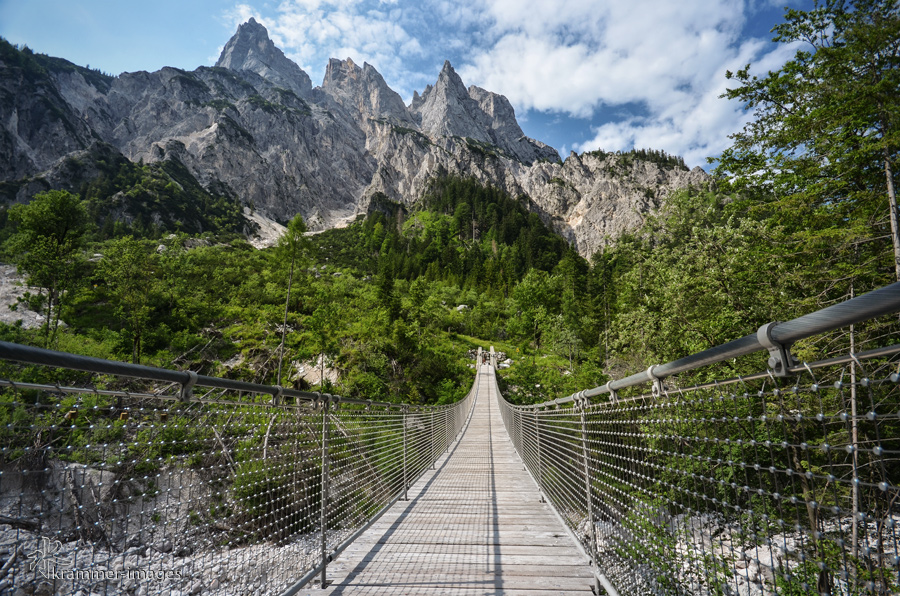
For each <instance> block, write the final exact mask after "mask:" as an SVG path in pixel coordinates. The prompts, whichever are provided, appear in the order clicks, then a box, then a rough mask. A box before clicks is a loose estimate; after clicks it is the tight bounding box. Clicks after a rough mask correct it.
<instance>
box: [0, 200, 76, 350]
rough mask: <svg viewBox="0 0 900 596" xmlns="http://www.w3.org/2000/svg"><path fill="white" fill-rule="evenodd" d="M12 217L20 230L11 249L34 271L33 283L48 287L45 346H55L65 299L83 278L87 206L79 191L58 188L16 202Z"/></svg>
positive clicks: (30, 274)
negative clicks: (81, 271) (83, 243)
mask: <svg viewBox="0 0 900 596" xmlns="http://www.w3.org/2000/svg"><path fill="white" fill-rule="evenodd" d="M9 220H10V222H12V224H13V225H14V226H15V230H16V231H15V233H14V234H13V235H12V236H11V237H10V238H9V240H8V242H7V252H8V253H9V254H11V255H12V256H13V258H15V259H16V261H17V263H18V265H19V270H20V271H23V272H25V273H26V274H27V275H28V282H29V283H30V284H31V285H34V286H37V287H39V288H40V289H41V291H42V292H46V305H47V311H46V318H45V322H44V345H49V344H50V341H51V339H52V338H53V337H54V336H55V334H56V329H57V326H58V324H59V314H60V310H61V309H62V307H63V305H64V303H65V299H66V298H67V297H68V294H69V292H70V291H71V290H72V289H73V288H74V287H75V285H76V284H77V282H78V280H79V278H80V275H79V274H80V270H81V265H82V260H83V259H82V258H81V256H82V255H81V254H80V252H79V250H80V248H81V245H82V240H83V238H84V233H85V230H86V227H87V211H86V209H85V206H84V204H83V203H82V201H81V200H79V198H78V197H77V196H75V195H73V194H71V193H68V192H65V191H60V190H53V191H48V192H45V193H38V194H37V195H35V197H34V199H33V200H32V201H31V202H30V203H28V204H24V205H14V206H13V207H11V208H10V210H9Z"/></svg>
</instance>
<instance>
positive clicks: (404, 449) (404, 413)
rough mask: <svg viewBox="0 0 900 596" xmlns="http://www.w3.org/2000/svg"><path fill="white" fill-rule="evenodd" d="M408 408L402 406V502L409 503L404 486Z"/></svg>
mask: <svg viewBox="0 0 900 596" xmlns="http://www.w3.org/2000/svg"><path fill="white" fill-rule="evenodd" d="M407 410H408V408H407V407H406V406H403V500H404V501H409V495H408V494H407V490H408V488H409V487H408V486H407V484H406V411H407Z"/></svg>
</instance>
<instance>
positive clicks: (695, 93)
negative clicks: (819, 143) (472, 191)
mask: <svg viewBox="0 0 900 596" xmlns="http://www.w3.org/2000/svg"><path fill="white" fill-rule="evenodd" d="M774 1H776V0H702V1H701V0H687V1H686V2H669V1H666V0H631V1H629V2H613V1H610V0H567V1H566V2H548V1H546V0H471V1H468V2H459V1H458V0H421V1H420V2H413V1H411V0H283V1H282V2H281V3H280V4H278V5H277V7H276V8H274V9H270V12H269V13H267V14H259V13H257V12H255V11H254V9H253V8H252V7H250V6H249V5H247V4H239V5H236V6H235V7H234V8H233V9H232V10H231V11H230V12H229V13H228V14H229V17H230V18H231V19H233V20H234V21H236V22H243V21H245V20H246V19H247V18H249V17H250V16H254V17H255V18H256V19H257V20H258V21H260V22H261V23H263V24H264V25H265V26H266V27H267V28H268V29H269V32H270V34H271V36H272V38H273V40H274V41H275V42H276V44H278V45H279V46H280V47H282V48H283V49H284V50H285V53H286V54H287V55H288V56H289V57H291V58H293V59H294V60H295V61H297V62H298V63H299V64H300V65H301V67H303V68H304V70H306V71H307V72H309V73H310V75H311V76H312V78H313V80H314V81H315V80H317V79H318V80H321V76H322V75H323V74H324V68H325V65H326V64H327V60H328V58H329V57H338V58H345V57H351V58H353V60H354V61H355V62H358V63H361V62H363V61H365V62H369V63H370V64H373V65H374V66H375V67H376V68H378V70H379V71H380V72H381V73H382V75H383V76H384V77H385V80H386V81H387V82H388V84H389V85H391V86H392V87H393V88H394V89H395V90H397V91H398V92H400V93H401V95H403V96H404V97H406V98H407V100H409V98H410V96H411V94H412V90H413V89H419V90H421V89H422V88H423V87H424V85H425V83H429V82H434V78H435V77H436V75H437V70H438V69H439V65H440V64H442V63H443V60H444V59H445V58H449V59H451V61H452V62H453V63H454V66H455V67H456V69H457V71H458V72H459V74H460V75H461V76H462V78H463V80H464V81H465V82H466V83H468V84H475V85H478V86H480V87H483V88H485V89H489V90H491V91H495V92H497V93H501V94H503V95H505V96H507V98H508V99H509V100H510V101H511V103H512V104H513V106H514V107H515V108H516V111H517V113H518V114H519V115H522V116H524V115H525V114H527V112H528V111H529V110H534V111H537V112H543V113H548V114H560V115H563V116H566V117H572V118H585V119H589V120H590V121H592V122H594V124H593V126H592V129H591V135H592V138H591V139H590V140H588V141H586V142H581V143H578V142H577V141H576V140H574V139H573V140H571V141H568V142H566V143H565V144H566V145H567V146H571V147H573V148H574V149H576V150H582V151H583V150H592V149H597V148H603V149H606V150H616V149H630V148H631V147H633V146H637V147H652V148H656V149H664V150H666V151H669V152H672V153H678V154H681V155H684V156H685V158H686V159H687V160H688V161H689V162H691V163H703V162H705V157H706V156H707V155H715V154H717V153H719V152H720V151H721V150H722V149H723V148H724V147H725V146H727V145H728V139H727V135H728V134H730V133H733V132H735V131H736V130H739V129H740V128H741V126H742V125H743V123H744V121H745V120H746V115H745V114H743V113H742V112H741V110H740V108H739V106H737V105H736V104H734V102H728V101H726V100H723V99H719V95H721V94H722V93H723V92H724V90H725V84H726V82H727V81H726V80H725V76H724V73H725V71H726V70H736V69H738V68H741V67H743V66H744V65H745V64H747V63H753V64H757V65H762V66H764V67H766V68H778V67H779V66H780V65H781V64H783V62H784V60H785V59H786V58H787V57H789V55H791V54H792V53H793V51H794V50H793V48H786V47H783V46H782V47H776V46H774V45H772V44H771V43H770V42H769V40H768V39H754V38H747V37H746V36H745V35H744V34H743V31H744V30H745V26H746V25H747V22H748V19H751V18H752V17H753V15H754V14H755V13H756V12H757V11H760V10H764V9H767V8H768V7H769V5H770V4H771V3H772V2H774ZM777 1H778V2H782V1H784V0H777ZM431 69H433V70H431ZM622 106H629V107H631V108H634V107H636V108H637V109H636V110H635V109H622ZM619 112H624V115H618V114H619Z"/></svg>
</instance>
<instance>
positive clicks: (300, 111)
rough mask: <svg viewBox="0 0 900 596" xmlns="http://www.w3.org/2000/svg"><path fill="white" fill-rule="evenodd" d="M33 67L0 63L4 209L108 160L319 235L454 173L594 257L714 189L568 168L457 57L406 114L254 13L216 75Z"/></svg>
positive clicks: (604, 159)
mask: <svg viewBox="0 0 900 596" xmlns="http://www.w3.org/2000/svg"><path fill="white" fill-rule="evenodd" d="M0 43H6V42H3V41H2V40H0ZM4 51H7V52H10V51H18V50H15V49H12V48H11V46H10V47H8V48H6V49H5V50H4ZM32 60H33V61H34V62H35V63H36V64H38V63H39V67H35V68H31V69H30V70H29V69H28V68H24V67H22V66H21V65H19V64H20V63H21V62H23V61H20V62H17V63H15V64H13V63H12V62H10V63H9V64H6V63H3V62H2V61H0V93H3V94H4V95H5V96H9V97H10V98H11V99H10V101H8V102H4V103H3V105H2V106H0V154H2V155H8V156H11V157H10V158H9V159H7V160H3V161H0V181H2V182H6V183H8V184H6V185H4V186H3V187H2V188H3V189H4V193H5V194H4V196H6V198H7V200H10V199H11V200H18V201H23V200H27V199H28V198H30V197H31V196H33V194H34V193H35V192H38V191H41V190H46V189H48V188H65V189H70V190H75V191H77V189H78V188H80V186H81V185H82V184H83V183H84V182H85V181H87V180H90V179H91V177H92V175H96V172H97V170H96V168H94V169H92V168H91V164H92V163H99V161H100V160H102V161H103V162H104V163H111V161H115V160H119V159H126V158H127V159H128V160H131V161H134V162H137V161H139V160H144V162H155V161H163V160H173V161H177V162H179V163H181V164H183V165H184V166H185V167H186V168H187V170H188V171H189V172H190V174H191V175H192V176H194V177H195V179H196V180H197V181H198V182H199V183H200V184H201V185H203V186H205V187H207V188H213V187H215V188H216V189H217V192H219V193H220V194H222V193H224V194H226V195H230V196H235V197H238V198H239V199H240V200H241V202H242V203H243V204H244V205H245V206H246V207H247V208H248V209H249V210H250V211H252V212H253V213H255V214H258V216H259V218H260V219H263V220H265V221H268V222H271V223H272V224H274V225H275V226H277V222H285V221H287V220H289V219H290V218H291V217H293V216H294V215H296V214H297V213H300V214H302V215H303V217H304V218H305V219H306V222H307V227H308V228H309V229H310V230H311V231H317V230H322V229H326V228H331V227H336V226H341V225H345V224H346V223H347V222H349V221H352V220H353V219H355V217H357V216H358V215H361V214H365V213H366V212H367V209H368V207H369V203H370V200H371V197H372V196H374V195H375V194H376V193H383V194H384V195H386V196H387V197H389V198H390V199H392V200H394V201H398V202H401V203H404V204H406V205H410V204H412V203H414V202H416V201H417V200H419V198H421V196H422V193H423V191H424V190H425V188H426V185H427V183H428V180H429V179H430V178H431V177H433V176H437V175H442V174H447V173H449V174H455V175H460V176H467V177H469V176H471V177H474V178H476V179H477V180H479V181H481V182H483V183H485V184H491V185H494V186H497V187H499V188H502V189H504V190H506V191H507V192H509V193H510V194H511V195H513V196H519V195H527V196H528V197H529V201H528V205H529V207H530V208H531V209H532V210H533V211H535V212H536V213H538V214H539V215H540V216H541V217H542V218H543V219H544V221H545V222H546V223H548V224H549V225H551V226H552V227H553V228H554V229H555V230H556V231H557V232H559V233H560V234H562V235H563V236H564V237H565V238H567V239H568V240H569V241H570V242H571V243H573V244H574V245H575V247H576V248H577V250H578V251H579V252H580V253H581V254H582V255H584V256H590V255H591V254H593V252H594V251H596V250H597V249H598V248H599V247H601V246H603V244H604V243H605V242H608V241H609V240H610V239H612V238H614V237H616V236H617V235H618V234H620V233H621V232H622V231H625V230H630V229H633V228H635V227H636V226H638V225H640V223H641V222H642V221H643V219H644V217H645V216H646V214H647V213H649V212H650V211H652V210H654V209H657V208H659V207H660V206H661V205H662V204H663V202H664V200H665V197H666V196H667V195H668V193H670V192H671V191H672V190H674V189H677V188H680V187H683V186H687V185H694V186H699V185H702V184H705V183H706V181H707V180H708V177H707V175H706V174H705V173H704V172H703V171H702V170H700V169H695V170H693V171H687V170H685V169H683V168H670V167H668V168H667V167H662V166H660V165H658V164H655V163H650V162H644V161H639V160H635V159H630V158H629V159H625V158H624V157H622V156H618V155H615V154H604V153H601V152H598V153H596V154H584V155H581V156H578V155H575V154H572V155H571V156H569V157H568V158H567V159H566V161H565V163H563V162H561V161H560V160H559V155H558V154H557V152H556V150H555V149H553V148H552V147H550V146H548V145H545V144H544V143H541V142H540V141H536V140H533V139H530V138H528V137H526V136H525V135H524V133H523V132H522V129H521V127H520V126H519V124H518V122H517V121H516V116H515V111H514V110H513V107H512V105H511V104H510V103H509V101H508V100H507V99H506V98H505V97H503V96H502V95H499V94H496V93H492V92H490V91H487V90H485V89H481V88H479V87H475V86H471V87H468V88H466V86H465V84H464V83H463V81H462V79H461V78H460V77H459V75H458V74H457V73H456V72H455V71H454V70H453V67H452V66H451V65H450V63H449V62H447V63H445V64H444V66H443V68H442V69H441V72H440V73H439V75H438V77H437V80H436V82H435V84H434V85H433V86H432V85H429V86H427V87H426V88H425V89H424V91H423V92H422V93H421V94H419V93H418V92H417V93H414V94H413V98H412V102H411V103H410V105H409V106H406V105H404V103H403V101H402V99H401V98H400V96H399V95H398V94H397V93H396V92H394V91H393V90H392V89H391V88H390V87H389V86H388V85H387V83H386V82H385V81H384V79H383V77H382V76H381V75H380V74H379V73H378V71H377V70H376V69H375V68H374V67H373V66H371V65H369V64H364V65H363V66H362V67H359V66H357V65H356V64H354V63H353V62H352V61H351V60H349V59H347V60H331V61H330V62H329V64H328V68H327V71H326V74H325V78H324V80H323V83H322V86H321V87H316V88H312V85H311V82H310V80H309V77H308V76H307V75H306V73H304V72H303V70H302V69H301V68H300V67H299V66H298V65H296V64H295V63H294V62H292V61H291V60H289V59H288V58H287V57H286V56H285V55H284V53H283V52H282V51H281V50H279V49H278V48H277V47H275V45H274V43H273V42H272V41H271V39H269V37H268V33H267V31H266V29H265V27H263V26H262V25H260V24H259V23H257V22H256V21H255V20H253V19H251V20H249V21H248V22H247V23H244V24H243V25H241V26H240V27H239V28H238V31H237V32H236V33H235V35H234V36H233V37H232V38H231V40H230V41H229V42H228V43H227V44H226V46H225V48H224V50H223V51H222V54H221V56H220V58H219V61H218V62H217V64H216V67H213V68H208V67H200V68H197V69H196V70H194V71H185V70H180V69H176V68H163V69H161V70H159V71H156V72H152V73H148V72H134V73H123V74H122V75H120V76H118V77H109V76H106V75H100V74H98V73H96V72H95V71H90V70H88V69H83V68H80V67H77V66H76V65H73V64H71V63H69V62H66V61H65V60H61V59H56V58H49V57H46V56H44V57H40V56H34V57H33V58H32ZM24 62H25V63H27V61H24ZM77 164H80V165H78V166H77V167H75V166H76V165H77ZM92 172H93V174H92ZM9 189H12V190H9ZM257 227H258V226H257ZM260 245H263V243H261V244H260Z"/></svg>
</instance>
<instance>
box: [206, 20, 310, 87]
mask: <svg viewBox="0 0 900 596" xmlns="http://www.w3.org/2000/svg"><path fill="white" fill-rule="evenodd" d="M216 66H218V67H221V68H227V69H229V70H236V71H239V72H240V71H244V70H247V71H250V72H254V73H256V74H258V75H259V76H261V77H262V78H264V79H266V80H268V81H269V82H271V83H273V84H274V85H278V86H281V87H285V88H287V89H290V90H291V91H293V92H294V93H296V94H297V95H299V96H300V97H306V96H307V95H309V93H310V91H311V90H312V81H310V79H309V75H308V74H306V73H305V72H304V71H303V69H301V68H300V67H299V66H297V64H296V63H295V62H293V61H292V60H290V59H288V57H287V56H285V55H284V52H282V51H281V50H280V49H278V48H277V47H275V44H274V43H272V40H271V39H269V32H268V31H267V30H266V28H265V27H263V26H262V25H260V24H259V23H257V22H256V20H254V19H253V17H251V18H250V20H249V21H247V22H246V23H244V24H243V25H241V26H239V27H238V30H237V33H235V34H234V36H233V37H232V38H231V39H230V40H229V41H228V43H227V44H225V48H224V49H223V50H222V54H221V55H219V60H218V61H217V62H216Z"/></svg>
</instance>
